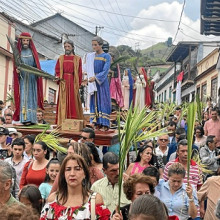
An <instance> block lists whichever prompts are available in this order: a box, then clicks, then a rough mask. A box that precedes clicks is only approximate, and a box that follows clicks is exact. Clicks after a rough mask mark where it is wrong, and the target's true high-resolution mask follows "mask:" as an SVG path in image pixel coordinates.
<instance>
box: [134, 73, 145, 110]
mask: <svg viewBox="0 0 220 220" xmlns="http://www.w3.org/2000/svg"><path fill="white" fill-rule="evenodd" d="M145 87H146V81H145V79H144V73H143V71H142V69H140V70H139V74H138V76H137V78H136V81H135V84H134V88H135V89H136V94H135V103H134V107H136V108H138V110H139V111H140V110H142V109H143V108H144V107H145Z"/></svg>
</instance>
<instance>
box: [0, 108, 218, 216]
mask: <svg viewBox="0 0 220 220" xmlns="http://www.w3.org/2000/svg"><path fill="white" fill-rule="evenodd" d="M7 110H8V109H5V111H4V112H6V114H3V117H2V118H3V119H2V120H1V121H3V122H4V123H3V125H2V127H0V158H1V160H0V203H1V204H2V205H1V207H0V219H10V216H13V215H14V216H17V217H18V219H41V220H44V219H45V220H46V219H48V220H49V219H55V220H56V219H57V220H61V219H103V220H105V219H111V220H122V219H132V220H133V219H136V220H138V219H155V220H165V219H176V220H178V219H180V220H187V219H195V220H198V219H205V220H215V219H219V215H220V214H219V213H220V205H219V204H220V202H219V200H220V190H219V188H220V177H219V172H220V169H219V168H220V154H219V147H220V119H219V109H217V108H211V107H210V108H209V109H206V110H204V112H203V120H202V121H198V120H197V121H196V123H195V129H194V141H193V147H192V148H193V149H192V155H191V158H192V159H191V161H190V169H189V171H187V157H188V142H187V120H186V119H187V116H184V117H183V115H182V109H181V107H177V108H176V109H175V112H173V114H172V115H170V116H169V117H167V118H168V119H167V120H166V121H165V123H164V126H165V129H166V131H167V134H161V135H159V136H158V137H157V138H156V140H145V141H143V142H141V143H138V149H137V150H138V151H137V153H136V157H135V159H134V160H133V161H128V163H129V165H128V166H127V168H126V169H125V170H124V174H123V185H122V192H121V197H120V207H118V200H119V188H120V187H119V160H120V158H119V155H117V154H116V153H113V152H106V153H103V152H102V151H101V150H100V149H99V147H98V146H95V144H94V138H95V132H94V130H93V129H92V128H87V127H86V128H84V129H83V131H82V133H81V136H80V140H79V141H77V140H76V141H74V140H70V141H69V144H68V146H67V154H64V153H60V152H56V153H53V152H51V150H49V148H48V146H47V143H45V142H42V141H35V136H34V135H32V134H29V135H26V136H23V134H21V133H19V132H17V130H16V129H15V128H10V126H9V127H8V126H4V125H5V124H7V123H5V122H6V117H7V116H8V114H9V113H7ZM9 110H10V109H9ZM10 111H11V110H10ZM11 114H12V112H11ZM41 120H42V118H41ZM187 172H189V178H187V176H188V173H187ZM24 213H25V215H24ZM26 213H28V217H27V216H26ZM25 216H26V217H25ZM11 219H12V218H11Z"/></svg>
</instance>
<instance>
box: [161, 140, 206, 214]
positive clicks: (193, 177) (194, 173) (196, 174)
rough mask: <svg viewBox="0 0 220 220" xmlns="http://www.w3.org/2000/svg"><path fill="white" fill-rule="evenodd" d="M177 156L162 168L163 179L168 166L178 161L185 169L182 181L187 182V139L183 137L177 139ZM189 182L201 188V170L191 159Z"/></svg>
mask: <svg viewBox="0 0 220 220" xmlns="http://www.w3.org/2000/svg"><path fill="white" fill-rule="evenodd" d="M176 153H177V155H178V157H177V158H176V159H175V160H172V161H170V162H168V163H167V164H166V166H165V168H164V173H163V179H164V180H165V181H167V180H168V168H169V166H170V165H171V164H173V163H176V162H179V163H181V164H182V165H183V166H184V168H185V170H186V175H185V178H184V179H183V182H184V183H187V154H188V146H187V140H186V139H183V140H181V141H179V143H178V146H177V151H176ZM189 183H190V184H191V185H192V186H194V187H195V188H196V189H197V191H198V190H199V189H200V188H201V186H202V184H203V181H202V170H201V168H200V167H199V166H198V164H197V163H196V162H195V161H193V160H191V163H190V175H189ZM201 207H203V205H201ZM198 216H199V210H198Z"/></svg>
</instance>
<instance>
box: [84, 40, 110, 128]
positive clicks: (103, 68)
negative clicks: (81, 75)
mask: <svg viewBox="0 0 220 220" xmlns="http://www.w3.org/2000/svg"><path fill="white" fill-rule="evenodd" d="M102 45H103V40H102V38H100V37H94V38H93V40H92V47H93V50H94V51H95V54H94V76H92V77H89V78H88V82H89V83H92V82H95V83H96V88H97V91H94V93H93V95H91V96H90V123H92V124H94V125H96V127H97V128H99V129H101V128H103V130H104V131H107V130H108V129H109V127H110V114H111V97H110V90H109V82H108V73H109V69H110V64H111V57H110V55H109V54H108V53H105V52H104V51H103V49H102ZM87 74H88V76H89V75H90V74H89V73H87Z"/></svg>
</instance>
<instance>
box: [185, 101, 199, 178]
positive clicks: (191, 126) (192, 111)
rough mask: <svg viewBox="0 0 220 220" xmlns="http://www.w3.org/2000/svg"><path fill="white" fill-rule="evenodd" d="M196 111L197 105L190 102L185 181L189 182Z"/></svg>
mask: <svg viewBox="0 0 220 220" xmlns="http://www.w3.org/2000/svg"><path fill="white" fill-rule="evenodd" d="M196 111H197V104H196V102H192V103H190V104H189V107H188V114H187V142H188V143H187V144H188V154H187V181H189V172H190V162H191V155H192V144H193V135H194V124H195V120H196Z"/></svg>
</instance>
